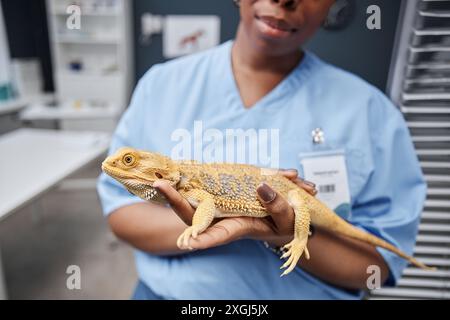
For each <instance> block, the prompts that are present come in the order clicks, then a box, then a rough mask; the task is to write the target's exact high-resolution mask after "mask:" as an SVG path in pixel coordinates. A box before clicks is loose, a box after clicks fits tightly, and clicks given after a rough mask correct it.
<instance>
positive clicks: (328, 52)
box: [134, 0, 401, 91]
mask: <svg viewBox="0 0 450 320" xmlns="http://www.w3.org/2000/svg"><path fill="white" fill-rule="evenodd" d="M355 3H356V13H355V17H354V19H353V21H352V23H351V24H350V25H349V26H348V27H347V28H346V29H344V30H341V31H326V30H321V31H320V32H319V33H318V34H317V35H316V36H315V37H314V39H312V40H311V41H310V43H308V45H307V48H309V49H311V50H312V51H313V52H315V53H317V54H318V55H319V56H320V57H322V58H323V59H325V60H327V61H329V62H331V63H333V64H335V65H338V66H340V67H342V68H344V69H346V70H349V71H351V72H354V73H356V74H358V75H360V76H362V77H363V78H364V79H366V80H367V81H369V82H371V83H373V84H374V85H376V86H377V87H378V88H380V89H381V90H383V91H385V86H386V82H387V77H388V71H389V65H390V60H391V54H392V47H393V42H394V36H395V29H396V26H397V19H398V14H399V8H400V3H401V0H355ZM372 4H376V5H379V6H380V8H381V12H382V16H381V19H382V30H376V31H370V30H368V29H367V28H366V17H367V14H366V9H367V7H368V6H369V5H372ZM144 12H150V13H152V14H161V15H168V14H215V15H218V16H220V17H221V18H222V25H221V41H222V42H223V41H226V40H229V39H232V38H234V35H235V32H236V27H237V24H238V21H239V14H238V10H237V9H236V8H235V6H234V4H233V3H232V1H231V0H213V1H212V0H189V1H185V0H134V15H135V19H134V21H135V30H136V32H135V43H136V48H135V49H136V50H135V54H136V79H139V78H140V77H141V76H142V75H143V73H144V72H145V71H146V70H147V69H148V68H149V67H151V66H152V65H153V64H155V63H159V62H162V61H164V58H163V56H162V41H161V35H157V36H155V37H153V42H152V44H151V45H150V46H143V45H141V44H140V43H139V32H140V17H141V15H142V14H143V13H144Z"/></svg>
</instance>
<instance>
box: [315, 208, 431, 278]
mask: <svg viewBox="0 0 450 320" xmlns="http://www.w3.org/2000/svg"><path fill="white" fill-rule="evenodd" d="M329 211H330V212H329V213H324V212H323V211H322V213H321V214H322V215H323V214H325V215H328V216H329V219H330V220H328V219H326V220H327V221H333V223H327V224H326V225H325V224H323V225H322V224H321V223H320V222H321V221H326V220H324V219H317V220H318V221H314V220H316V219H314V218H313V216H312V217H311V218H312V221H311V222H312V224H313V225H316V226H319V227H324V228H325V229H326V230H329V231H332V232H335V233H336V234H341V235H344V236H347V237H349V238H352V239H356V240H359V241H363V242H366V243H369V244H371V245H373V246H377V247H381V248H384V249H386V250H389V251H391V252H393V253H395V254H396V255H398V256H400V257H402V258H403V259H405V260H407V261H409V262H410V263H411V264H413V265H415V266H417V267H419V268H421V269H424V270H430V271H431V270H436V268H434V267H429V266H427V265H425V264H423V263H422V262H420V261H418V260H416V259H415V258H413V257H411V256H409V255H407V254H406V253H404V252H403V251H401V250H400V249H398V248H397V247H395V246H393V245H392V244H390V243H388V242H386V241H384V240H382V239H380V238H378V237H376V236H374V235H372V234H370V233H367V232H365V231H362V230H361V229H358V228H356V227H355V226H353V225H351V224H350V223H348V222H347V221H345V220H344V219H342V218H341V217H339V216H338V215H336V214H335V213H334V212H333V213H332V211H331V210H329Z"/></svg>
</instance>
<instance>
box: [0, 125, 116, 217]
mask: <svg viewBox="0 0 450 320" xmlns="http://www.w3.org/2000/svg"><path fill="white" fill-rule="evenodd" d="M109 140H110V137H109V135H108V134H105V133H94V132H67V131H55V130H40V129H19V130H16V131H13V132H11V133H8V134H5V135H2V136H0V150H1V156H0V221H1V220H2V219H4V218H5V217H6V216H7V215H8V214H10V213H12V212H14V211H15V210H17V209H19V208H21V207H23V206H24V205H26V204H27V203H29V202H30V201H32V200H33V199H35V198H36V197H38V196H39V195H41V194H42V193H44V192H45V191H47V190H49V189H50V188H52V187H53V186H55V185H56V184H58V183H59V182H61V181H62V180H63V179H65V178H66V177H68V176H69V175H71V174H73V173H74V172H76V171H77V170H79V169H81V168H82V167H84V166H86V165H87V164H89V163H90V162H91V161H93V160H95V159H96V158H98V157H99V156H101V155H102V154H103V153H104V152H106V151H107V149H108V145H109Z"/></svg>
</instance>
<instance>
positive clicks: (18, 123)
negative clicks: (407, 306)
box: [0, 0, 450, 299]
mask: <svg viewBox="0 0 450 320" xmlns="http://www.w3.org/2000/svg"><path fill="white" fill-rule="evenodd" d="M0 4H1V6H0V150H1V151H0V152H1V155H2V157H0V298H3V299H6V298H9V299H80V298H84V299H128V298H129V297H130V295H131V293H132V290H133V289H134V285H135V283H136V280H137V278H136V272H135V267H134V260H133V253H132V249H131V248H130V247H129V246H127V245H126V244H124V243H122V242H120V241H119V240H117V239H116V238H115V237H114V235H113V234H112V233H111V232H110V231H109V230H108V227H107V224H106V221H105V220H104V218H103V217H102V213H101V209H100V205H99V201H98V198H97V194H96V190H95V183H96V178H97V177H98V175H99V174H100V163H101V161H102V159H103V158H104V156H105V155H106V151H107V147H108V142H109V138H110V135H111V133H112V131H113V130H114V127H115V125H116V123H117V121H118V119H119V118H120V116H121V114H122V113H123V111H124V110H125V109H126V107H127V105H128V103H129V99H130V95H131V93H132V90H133V88H134V86H135V84H136V82H137V81H138V80H139V78H140V77H141V76H142V75H143V74H144V73H145V71H146V70H148V68H150V67H151V66H152V65H154V64H155V63H160V62H163V61H166V60H168V59H173V58H175V57H178V56H182V55H185V54H190V53H194V52H197V51H201V50H205V49H207V48H210V47H212V46H215V45H217V44H219V43H222V42H224V41H227V40H229V39H233V38H234V35H235V32H236V28H237V23H238V21H239V14H238V10H237V8H236V7H235V6H234V4H233V1H232V0H221V1H209V0H191V1H179V0H178V1H177V0H164V1H163V0H132V1H130V0H75V1H74V0H47V1H45V0H1V1H0ZM373 5H376V6H378V8H379V9H380V12H381V16H380V17H381V29H375V30H371V29H370V28H369V27H368V26H367V25H366V23H367V19H368V17H369V16H370V14H371V12H368V8H369V7H370V6H373ZM307 48H308V49H309V50H311V51H313V52H314V53H316V54H317V55H319V56H320V57H321V58H323V59H325V60H326V61H329V62H331V63H333V64H335V65H338V66H340V67H342V68H344V69H346V70H349V71H351V72H353V73H356V74H358V75H360V76H361V77H363V78H364V79H366V80H367V81H368V82H370V83H372V84H373V85H375V86H377V87H378V88H379V89H380V90H382V91H384V92H385V93H386V94H388V95H389V96H390V97H391V99H392V100H393V101H394V102H395V103H396V105H397V106H398V107H399V108H400V109H401V111H402V112H403V114H404V116H405V118H406V120H407V123H408V126H409V127H410V130H411V133H412V135H413V139H414V142H415V145H416V148H417V152H418V155H419V158H420V161H421V164H422V167H423V170H424V172H425V174H426V178H427V182H428V183H429V190H428V199H427V202H426V207H425V210H424V213H423V218H422V222H421V226H420V234H419V237H418V242H417V246H416V251H415V254H416V256H418V257H419V258H420V259H421V260H422V261H424V262H425V263H429V264H432V265H437V266H439V271H437V272H436V273H424V272H421V271H420V270H417V269H415V268H408V269H407V270H406V271H405V275H404V277H403V279H402V280H401V281H400V283H399V286H398V287H397V288H392V289H381V290H377V291H376V292H373V293H372V294H371V295H370V298H371V299H385V298H389V299H396V298H436V299H439V298H450V270H449V266H450V174H449V173H450V161H449V160H450V148H449V146H450V90H449V88H450V1H432V0H403V1H402V0H357V1H352V0H338V1H337V2H336V5H335V6H334V7H333V8H332V10H331V11H330V14H329V17H328V18H327V22H326V24H325V26H324V27H323V28H322V30H321V31H320V32H319V33H318V34H317V35H316V36H315V37H314V39H313V40H311V41H310V42H309V43H308V45H307ZM71 266H78V267H79V269H80V271H81V277H82V281H81V289H80V290H78V288H70V285H69V286H68V285H67V284H68V283H67V279H68V277H69V276H70V275H71V274H72V273H73V268H71Z"/></svg>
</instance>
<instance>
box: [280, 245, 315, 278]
mask: <svg viewBox="0 0 450 320" xmlns="http://www.w3.org/2000/svg"><path fill="white" fill-rule="evenodd" d="M307 242H308V239H305V240H300V239H297V238H294V240H292V241H291V242H289V243H288V244H287V245H285V246H284V247H283V248H282V249H283V250H287V251H286V253H285V254H283V255H282V256H281V258H282V259H284V258H288V260H287V261H286V262H285V263H284V264H283V265H282V266H281V268H280V269H285V268H287V269H286V270H284V272H283V273H282V275H281V276H282V277H283V276H285V275H287V274H288V273H290V272H291V271H292V270H294V268H295V267H296V266H297V263H298V260H300V257H301V256H302V254H303V252H305V257H306V259H309V252H308V248H306V243H307Z"/></svg>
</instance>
